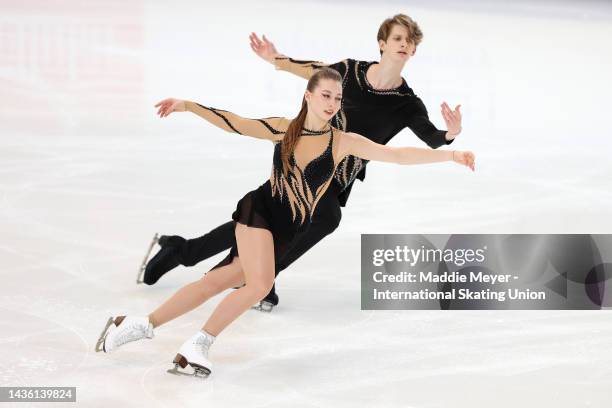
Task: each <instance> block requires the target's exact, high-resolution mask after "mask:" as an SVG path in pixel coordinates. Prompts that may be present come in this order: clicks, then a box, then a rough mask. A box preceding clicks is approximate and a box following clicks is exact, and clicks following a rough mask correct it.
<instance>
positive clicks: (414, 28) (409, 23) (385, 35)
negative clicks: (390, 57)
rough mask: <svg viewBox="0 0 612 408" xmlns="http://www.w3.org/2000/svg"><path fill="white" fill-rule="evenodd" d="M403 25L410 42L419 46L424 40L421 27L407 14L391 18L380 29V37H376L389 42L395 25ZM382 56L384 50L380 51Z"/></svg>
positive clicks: (378, 39)
mask: <svg viewBox="0 0 612 408" xmlns="http://www.w3.org/2000/svg"><path fill="white" fill-rule="evenodd" d="M396 24H397V25H401V26H402V27H405V28H406V29H407V30H408V40H409V41H413V42H414V45H415V46H416V45H419V44H420V43H421V41H422V40H423V32H422V31H421V28H420V27H419V25H418V24H417V23H416V21H414V20H413V19H411V18H410V17H408V16H407V15H405V14H396V15H394V16H393V17H389V18H388V19H386V20H385V21H383V23H382V24H381V25H380V27H379V28H378V35H377V36H376V40H377V41H380V40H383V41H385V42H386V41H387V40H388V39H389V34H391V29H392V28H393V26H394V25H396ZM380 55H382V50H380Z"/></svg>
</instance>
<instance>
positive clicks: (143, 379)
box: [139, 363, 168, 407]
mask: <svg viewBox="0 0 612 408" xmlns="http://www.w3.org/2000/svg"><path fill="white" fill-rule="evenodd" d="M157 365H161V363H154V364H152V365H151V366H149V368H147V369H146V370H145V372H144V373H143V374H142V376H140V381H139V382H140V388H141V389H142V390H143V391H144V393H145V394H146V395H147V397H148V398H149V399H151V400H152V401H153V402H155V403H156V404H161V406H162V407H167V406H168V405H166V404H165V403H163V402H162V401H161V400H159V399H157V398H155V396H154V395H153V394H151V393H150V392H149V391H148V390H147V388H146V387H145V377H146V376H147V375H148V374H149V372H150V371H151V370H152V369H153V368H155V367H156V366H157Z"/></svg>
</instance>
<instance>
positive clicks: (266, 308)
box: [251, 300, 274, 313]
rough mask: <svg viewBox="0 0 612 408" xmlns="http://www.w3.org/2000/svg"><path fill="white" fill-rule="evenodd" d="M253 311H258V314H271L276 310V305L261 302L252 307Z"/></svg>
mask: <svg viewBox="0 0 612 408" xmlns="http://www.w3.org/2000/svg"><path fill="white" fill-rule="evenodd" d="M251 309H253V310H257V311H258V312H266V313H270V312H271V311H272V309H274V304H272V303H270V302H266V301H265V300H262V301H261V302H259V303H258V304H256V305H255V306H251Z"/></svg>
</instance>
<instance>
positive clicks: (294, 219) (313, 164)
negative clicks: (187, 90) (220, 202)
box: [185, 102, 339, 269]
mask: <svg viewBox="0 0 612 408" xmlns="http://www.w3.org/2000/svg"><path fill="white" fill-rule="evenodd" d="M185 107H186V109H187V110H189V111H191V112H193V113H195V114H197V115H199V116H201V117H202V118H204V119H206V120H208V121H209V122H211V123H212V124H213V125H215V126H217V127H220V128H222V129H224V130H226V131H229V132H232V133H238V134H243V135H246V136H252V137H256V138H260V139H268V140H270V141H272V142H273V143H274V154H273V160H272V173H271V175H270V178H269V179H268V180H267V181H266V182H265V183H264V184H262V185H261V186H259V187H258V188H257V189H255V190H253V191H250V192H248V193H247V194H246V195H245V196H244V197H243V198H242V199H241V200H240V201H239V202H238V204H237V206H236V210H235V211H234V213H233V214H232V219H233V220H234V222H235V223H236V222H238V223H241V224H244V225H247V226H249V227H255V228H263V229H266V230H268V231H270V232H271V233H272V237H273V240H274V258H275V261H278V260H279V259H282V257H283V256H284V255H285V254H286V253H287V252H288V251H289V250H290V249H291V247H292V245H293V244H294V243H295V238H296V236H298V234H302V233H304V232H305V231H307V230H308V227H309V226H310V223H311V220H312V217H313V215H314V213H315V210H316V208H317V204H318V203H319V200H320V199H321V198H322V197H323V195H324V193H325V191H326V190H327V188H328V187H329V185H330V184H331V182H332V180H333V177H334V172H335V169H336V161H335V160H334V157H336V156H337V149H338V147H337V140H336V139H337V137H334V136H335V135H338V133H339V131H338V130H337V129H334V128H333V127H332V126H331V125H328V126H327V127H326V129H324V130H321V131H313V130H309V129H303V130H302V133H301V137H300V139H299V141H298V144H297V146H296V148H295V151H294V154H293V155H292V156H291V157H290V158H289V164H290V167H291V168H290V169H289V170H288V171H287V173H286V174H285V173H284V172H283V164H282V159H281V146H282V139H283V137H284V135H285V132H286V131H287V128H288V126H289V123H290V122H291V120H289V119H286V118H280V117H272V118H265V119H246V118H242V117H240V116H238V115H235V114H233V113H231V112H228V111H223V110H220V109H215V108H210V107H206V106H202V105H200V104H197V103H195V102H186V103H185ZM236 256H238V248H237V245H236V244H234V245H233V246H232V248H231V250H230V253H229V255H228V256H227V257H226V258H225V259H223V260H222V261H221V262H220V263H219V264H217V265H216V266H215V268H218V267H220V266H224V265H227V264H229V263H231V261H232V259H233V258H234V257H236ZM215 268H213V269H215Z"/></svg>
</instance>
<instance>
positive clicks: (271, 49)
mask: <svg viewBox="0 0 612 408" xmlns="http://www.w3.org/2000/svg"><path fill="white" fill-rule="evenodd" d="M249 40H251V49H252V50H253V52H255V54H257V55H258V56H259V57H260V58H263V59H264V60H266V61H268V62H269V63H270V64H272V65H274V57H276V56H277V55H279V53H278V51H276V47H275V46H274V44H273V43H272V42H271V41H269V40H268V39H267V38H266V36H265V35H264V36H263V41H262V40H260V39H259V37H257V34H255V33H251V35H249Z"/></svg>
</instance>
